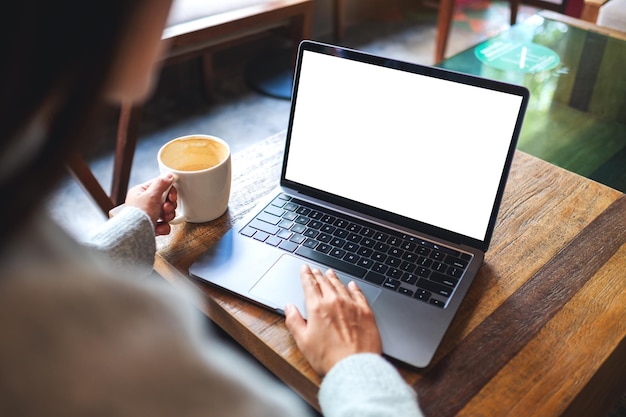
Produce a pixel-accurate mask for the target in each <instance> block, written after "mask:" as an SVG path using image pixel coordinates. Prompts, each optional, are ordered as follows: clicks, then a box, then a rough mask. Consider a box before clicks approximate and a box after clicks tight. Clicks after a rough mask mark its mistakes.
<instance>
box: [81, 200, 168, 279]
mask: <svg viewBox="0 0 626 417" xmlns="http://www.w3.org/2000/svg"><path fill="white" fill-rule="evenodd" d="M84 244H85V245H86V246H87V247H88V248H91V249H92V250H95V251H96V252H100V253H103V254H104V255H106V256H107V257H108V258H109V259H110V260H111V261H112V262H113V263H114V264H115V265H116V266H118V267H120V268H123V269H125V270H133V271H135V272H139V273H143V274H145V275H147V274H149V273H150V272H151V271H152V268H153V266H154V254H155V253H156V241H155V238H154V225H153V224H152V221H151V220H150V218H149V217H148V215H147V214H146V213H144V212H143V211H142V210H140V209H138V208H136V207H129V206H126V207H125V208H124V209H122V210H121V211H120V212H119V213H118V214H116V215H115V217H113V218H111V219H109V220H108V221H107V222H105V223H104V224H102V225H101V226H100V227H99V228H97V229H96V230H94V231H93V233H92V234H91V235H90V236H89V237H88V239H87V240H86V241H85V242H84Z"/></svg>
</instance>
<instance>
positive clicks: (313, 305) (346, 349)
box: [285, 265, 382, 376]
mask: <svg viewBox="0 0 626 417" xmlns="http://www.w3.org/2000/svg"><path fill="white" fill-rule="evenodd" d="M300 278H301V280H302V287H303V289H304V297H305V301H306V310H307V321H305V320H304V319H303V318H302V315H301V314H300V312H299V311H298V309H297V308H296V307H295V306H294V305H287V306H286V307H285V316H286V320H285V324H286V325H287V329H289V331H290V332H291V334H292V336H293V338H294V340H295V342H296V344H297V345H298V348H299V349H300V350H301V351H302V354H303V355H304V357H305V358H306V359H307V360H308V361H309V364H310V365H311V367H312V368H313V370H315V372H317V373H318V374H319V375H320V376H324V375H326V373H328V371H330V369H331V368H332V367H333V366H334V365H335V364H336V363H337V362H339V361H340V360H342V359H344V358H346V357H348V356H350V355H353V354H356V353H376V354H381V353H382V343H381V340H380V334H379V332H378V327H377V326H376V320H375V318H374V314H373V313H372V310H371V309H370V307H369V304H368V303H367V299H366V298H365V296H364V295H363V293H362V292H361V290H360V289H359V287H357V285H356V283H354V282H350V283H349V284H348V287H347V288H346V287H345V286H344V285H343V284H342V283H341V281H339V278H337V275H336V274H335V272H334V271H332V270H328V271H326V274H322V272H321V271H320V270H318V269H313V270H311V269H310V268H309V267H308V266H307V265H303V266H302V269H301V270H300Z"/></svg>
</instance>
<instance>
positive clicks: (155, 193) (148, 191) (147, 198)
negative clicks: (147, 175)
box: [126, 174, 178, 236]
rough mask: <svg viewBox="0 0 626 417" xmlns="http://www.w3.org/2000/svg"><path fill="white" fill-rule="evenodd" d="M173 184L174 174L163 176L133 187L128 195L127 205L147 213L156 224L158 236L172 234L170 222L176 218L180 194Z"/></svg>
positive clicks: (155, 228)
mask: <svg viewBox="0 0 626 417" xmlns="http://www.w3.org/2000/svg"><path fill="white" fill-rule="evenodd" d="M173 182H174V176H173V175H172V174H163V175H161V176H159V177H157V178H154V179H152V180H150V181H146V182H144V183H143V184H139V185H136V186H134V187H132V188H131V189H130V190H128V193H127V195H126V205H127V206H133V207H137V208H139V209H141V210H143V211H144V212H146V214H147V215H148V216H149V217H150V219H151V220H152V223H153V224H154V230H155V234H156V235H157V236H159V235H166V234H168V233H169V232H170V230H171V227H170V225H169V223H168V222H170V221H172V220H173V219H174V217H175V216H176V205H177V203H176V201H177V198H178V194H177V192H176V188H175V187H173V186H172V184H173ZM166 193H167V195H166Z"/></svg>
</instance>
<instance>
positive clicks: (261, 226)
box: [248, 219, 280, 235]
mask: <svg viewBox="0 0 626 417" xmlns="http://www.w3.org/2000/svg"><path fill="white" fill-rule="evenodd" d="M248 226H250V227H252V228H254V229H257V230H261V231H263V232H265V233H267V234H270V235H274V234H276V233H278V231H279V230H280V228H279V227H278V226H274V225H272V224H269V223H265V222H262V221H259V220H256V219H254V220H252V221H251V222H250V223H248Z"/></svg>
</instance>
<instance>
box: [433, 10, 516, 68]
mask: <svg viewBox="0 0 626 417" xmlns="http://www.w3.org/2000/svg"><path fill="white" fill-rule="evenodd" d="M519 4H520V0H509V7H510V10H511V16H510V22H511V26H513V25H514V24H515V22H516V21H517V11H518V9H519ZM453 16H454V0H440V2H439V12H438V15H437V34H436V35H435V63H438V62H441V61H442V60H443V58H444V55H445V53H446V48H447V46H448V37H449V36H450V29H451V27H452V17H453Z"/></svg>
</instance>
